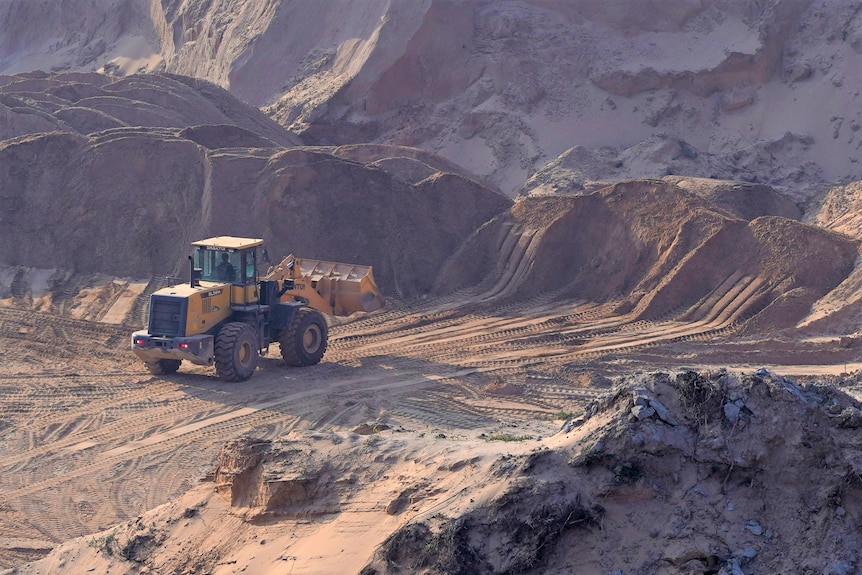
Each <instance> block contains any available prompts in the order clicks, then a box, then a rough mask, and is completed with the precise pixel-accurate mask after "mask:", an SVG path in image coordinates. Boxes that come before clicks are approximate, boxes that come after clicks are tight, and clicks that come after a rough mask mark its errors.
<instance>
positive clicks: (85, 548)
mask: <svg viewBox="0 0 862 575" xmlns="http://www.w3.org/2000/svg"><path fill="white" fill-rule="evenodd" d="M860 428H862V411H860V404H859V402H857V401H855V400H853V399H852V398H850V397H848V396H847V395H846V394H844V393H842V392H841V391H839V390H838V389H837V388H835V387H832V386H826V385H821V384H817V383H809V384H803V383H799V382H796V381H793V380H791V379H787V378H784V377H781V376H779V375H777V374H775V373H771V372H768V371H766V370H761V371H759V372H757V373H746V374H742V373H735V372H727V371H724V370H721V371H716V372H695V371H682V372H676V373H653V374H641V375H635V376H630V377H627V378H623V379H620V380H618V381H616V382H615V383H614V385H613V388H612V389H611V390H610V391H608V392H607V393H606V394H605V395H604V396H602V397H600V398H598V399H596V400H595V401H594V402H592V403H591V404H589V405H588V406H587V409H586V410H585V412H584V413H583V414H581V415H579V416H577V417H572V418H570V419H569V420H568V421H566V423H565V424H564V425H563V428H562V429H561V430H560V431H559V432H557V433H556V434H553V435H549V436H547V437H544V438H541V437H539V438H535V437H533V438H530V439H527V438H520V439H519V438H516V437H514V436H513V437H512V438H511V439H509V441H501V439H502V435H500V436H486V435H481V436H479V437H478V438H461V439H458V440H456V441H452V440H445V438H440V437H436V438H435V437H431V436H425V434H421V433H417V432H415V431H410V430H406V429H401V428H392V429H387V428H386V426H383V427H378V428H376V429H372V428H371V427H370V426H369V427H368V428H367V429H365V428H363V429H359V428H357V429H356V430H354V432H352V433H346V434H345V433H317V434H311V435H308V434H301V433H293V434H291V435H290V436H289V437H286V438H285V439H284V440H282V441H279V442H272V441H265V440H258V439H255V438H254V437H246V438H243V439H240V440H237V441H233V442H230V443H228V444H226V445H225V446H224V448H223V449H222V451H221V453H220V454H219V456H218V458H217V460H216V462H215V464H214V467H213V470H212V473H211V474H210V476H209V478H208V479H207V480H206V481H205V482H204V483H203V484H202V485H201V486H200V487H199V488H196V489H194V490H193V491H192V492H190V493H189V494H188V495H186V496H185V497H184V498H182V500H180V501H177V502H173V503H170V504H167V505H164V506H162V507H160V508H157V509H154V510H152V511H150V512H147V513H145V514H144V515H142V516H141V517H139V518H137V519H135V520H133V521H130V522H128V523H125V524H122V525H119V526H117V527H115V528H112V529H111V530H109V531H106V532H104V533H101V534H96V535H94V536H92V537H88V538H82V539H79V540H77V541H70V542H68V543H66V544H64V545H62V546H60V547H59V548H58V549H56V550H55V551H53V552H52V553H51V554H50V555H48V556H47V557H46V558H45V559H43V560H41V561H39V562H37V563H35V564H33V565H30V566H25V567H22V568H20V569H19V570H18V571H17V573H21V574H28V573H39V572H44V571H43V570H45V569H48V568H51V567H52V566H53V567H54V568H57V567H60V566H62V568H63V569H64V572H68V573H79V572H80V573H83V572H85V571H86V570H87V569H90V568H92V567H93V566H95V567H96V568H97V569H105V570H106V572H107V571H108V570H110V571H113V570H115V569H118V570H120V571H126V572H129V571H130V570H134V571H135V572H142V573H150V572H152V573H157V572H158V573H164V572H180V571H181V572H184V573H189V574H194V573H231V572H234V570H237V569H239V570H246V571H248V572H265V571H266V570H267V569H276V570H278V572H281V571H280V570H282V569H285V570H287V569H290V567H291V565H292V564H293V563H294V562H295V561H296V560H297V558H296V557H295V556H294V555H293V553H294V552H296V553H299V552H300V551H299V549H300V548H304V547H306V546H307V545H313V544H314V541H317V540H318V539H319V538H327V537H330V536H331V535H332V534H334V533H338V532H339V530H343V529H347V525H350V524H352V525H353V526H352V527H351V528H350V529H358V530H363V529H364V530H365V531H364V536H363V537H362V538H361V539H362V540H354V541H352V542H351V543H350V545H347V542H345V547H350V548H351V553H350V554H344V555H342V556H341V559H340V560H337V561H338V563H337V564H336V563H331V564H330V565H329V568H330V569H336V570H338V571H339V572H344V573H349V572H360V573H363V574H364V575H373V574H379V575H382V574H387V573H405V572H409V573H428V574H431V573H441V574H443V573H445V574H456V573H464V574H466V573H475V574H502V573H509V574H516V573H559V574H562V573H571V572H582V571H589V572H599V571H600V572H617V571H619V572H629V571H637V572H649V573H661V574H667V575H670V574H682V573H692V572H695V573H722V574H727V575H730V574H736V573H752V572H761V571H768V572H771V573H780V572H813V573H830V574H837V573H855V572H856V571H855V569H856V566H857V565H858V562H859V561H860V557H859V555H858V547H857V538H858V530H859V528H860V522H862V505H860V504H859V497H860V495H862V479H860V474H862V464H860V461H862V460H860V457H862V444H860V441H859V437H858V435H859V433H858V432H859V429H860ZM420 470H422V471H421V472H420ZM363 510H364V511H363ZM217 517H220V518H221V519H219V520H218V521H216V520H215V519H216V518H217ZM309 525H311V526H312V528H311V529H309ZM372 525H374V527H372ZM395 525H397V528H394V527H393V526H395ZM393 528H394V532H392V534H391V535H389V536H388V537H387V536H386V533H387V530H388V529H389V530H391V529H393ZM357 549H359V553H356V550H357ZM342 553H344V552H343V551H342ZM362 553H367V555H366V556H365V557H364V558H363V556H362ZM372 555H373V556H372ZM362 565H364V567H363V568H361V569H360V567H362ZM315 572H316V571H315Z"/></svg>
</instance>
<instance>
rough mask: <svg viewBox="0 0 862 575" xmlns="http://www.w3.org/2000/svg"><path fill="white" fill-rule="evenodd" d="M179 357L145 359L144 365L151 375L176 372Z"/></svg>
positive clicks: (179, 361)
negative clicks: (154, 359)
mask: <svg viewBox="0 0 862 575" xmlns="http://www.w3.org/2000/svg"><path fill="white" fill-rule="evenodd" d="M182 362H183V361H182V360H181V359H157V360H156V361H152V362H150V361H145V362H144V365H145V366H146V368H147V370H148V371H149V372H150V373H152V374H153V375H170V374H172V373H176V372H177V370H178V369H179V368H180V364H181V363H182Z"/></svg>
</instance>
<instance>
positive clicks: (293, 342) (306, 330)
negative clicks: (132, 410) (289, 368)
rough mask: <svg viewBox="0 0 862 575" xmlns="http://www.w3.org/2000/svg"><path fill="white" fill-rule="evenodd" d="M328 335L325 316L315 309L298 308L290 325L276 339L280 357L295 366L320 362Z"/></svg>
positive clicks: (324, 351)
mask: <svg viewBox="0 0 862 575" xmlns="http://www.w3.org/2000/svg"><path fill="white" fill-rule="evenodd" d="M328 337H329V328H328V327H327V325H326V318H324V317H323V315H322V314H321V313H320V312H318V311H316V310H313V309H310V308H307V307H302V308H299V309H298V310H297V311H296V314H295V315H294V316H293V321H292V322H291V323H290V327H288V328H287V329H286V330H284V331H282V332H281V337H279V339H278V343H279V344H280V345H281V357H283V358H284V361H285V362H286V363H287V365H294V366H297V367H305V366H308V365H315V364H317V363H320V360H321V359H322V358H323V354H324V353H326V345H327V341H328V339H327V338H328Z"/></svg>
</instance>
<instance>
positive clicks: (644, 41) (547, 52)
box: [0, 0, 862, 196]
mask: <svg viewBox="0 0 862 575" xmlns="http://www.w3.org/2000/svg"><path fill="white" fill-rule="evenodd" d="M146 4H147V3H144V5H142V4H141V3H139V2H131V1H123V2H119V3H113V4H111V5H110V6H108V5H106V4H103V3H100V2H94V1H93V0H73V1H68V2H65V3H64V4H63V5H62V6H56V7H51V9H48V10H43V9H42V8H41V7H36V6H35V5H33V3H32V2H30V1H29V0H12V1H11V2H9V3H7V6H6V7H5V9H4V10H5V13H4V14H3V21H4V22H7V23H8V24H9V25H8V26H4V27H3V29H2V30H0V74H13V73H18V72H30V71H32V70H35V69H41V70H45V71H49V72H71V71H83V72H93V71H106V72H109V73H112V74H121V75H128V74H134V73H137V72H153V71H167V72H171V73H176V74H182V75H187V76H193V77H198V78H204V79H207V80H209V81H211V82H214V83H216V84H218V85H219V86H222V87H224V88H226V89H229V90H230V91H231V92H232V93H233V94H235V95H237V96H238V97H240V98H241V99H243V100H245V101H247V102H249V103H251V104H253V105H254V106H260V107H265V109H266V110H267V111H268V113H269V114H270V115H271V116H272V117H273V118H275V119H277V120H278V121H279V123H281V124H282V125H284V126H286V127H289V128H290V129H291V130H292V131H294V132H297V133H300V134H303V135H304V138H305V140H306V142H307V143H312V144H324V145H340V144H351V143H366V142H371V141H373V142H377V143H382V144H399V145H408V146H416V147H421V148H424V149H426V150H433V151H435V152H437V153H439V154H441V155H443V156H445V157H447V158H449V159H450V160H453V161H455V162H457V163H458V164H460V165H462V166H464V167H465V168H466V169H468V170H469V171H471V172H473V173H476V174H479V175H481V176H483V177H485V178H486V179H488V180H489V181H491V182H492V183H493V184H494V185H495V186H497V187H499V188H501V189H502V190H504V192H505V193H506V194H507V195H510V196H512V195H515V194H517V193H518V192H522V193H545V192H547V191H553V190H554V189H563V190H568V191H574V190H576V189H581V188H582V187H584V186H587V187H588V188H589V187H590V186H591V182H595V181H602V182H607V181H618V180H623V179H630V178H639V177H662V176H664V175H667V174H684V175H688V176H700V177H710V178H722V179H733V180H744V181H750V182H760V183H770V184H773V185H782V186H786V187H789V188H808V187H812V189H813V188H815V187H817V185H819V184H821V183H824V182H839V181H840V182H846V181H852V180H858V179H860V178H862V172H860V169H859V167H858V164H857V163H856V157H857V155H858V154H857V152H858V146H859V144H860V140H859V136H858V134H859V132H858V129H859V126H860V125H862V116H860V112H859V105H858V104H859V102H858V97H859V96H858V94H859V92H860V88H862V86H860V79H859V78H858V75H856V74H855V73H853V69H854V68H853V62H855V61H856V59H857V58H858V54H859V52H860V50H862V17H860V13H859V11H858V7H857V6H856V3H855V2H854V1H852V0H793V1H784V2H780V3H760V4H756V5H752V4H751V3H750V2H745V1H743V0H731V1H725V2H721V3H718V4H716V3H702V2H697V1H693V0H667V1H664V2H631V1H628V0H619V1H615V2H596V1H592V0H590V1H579V2H577V3H575V4H574V5H568V4H559V3H548V2H541V1H530V2H492V3H487V2H480V1H470V2H457V3H451V2H442V1H429V2H423V3H419V4H417V3H415V2H363V3H359V4H355V3H350V2H348V3H345V2H342V1H341V0H322V1H319V2H310V3H302V4H299V5H296V4H293V3H287V2H284V1H277V2H271V3H268V4H267V5H266V6H258V5H256V4H247V3H239V4H237V3H236V2H233V1H231V0H216V1H203V0H181V1H177V2H171V3H169V5H165V4H164V3H160V2H152V3H149V4H151V5H150V6H149V9H147V8H146V7H145V5H146ZM332 14H337V17H332V16H331V15H332ZM823 102H829V106H823V105H822V103H823ZM97 120H98V118H93V119H92V121H97ZM575 160H576V161H575ZM552 171H562V172H566V174H567V175H566V178H565V181H561V180H560V178H559V177H557V175H554V176H553V177H551V178H548V177H547V176H548V175H549V172H552ZM528 180H529V182H527V181H528ZM553 180H557V181H556V182H555V181H553ZM525 182H527V183H526V185H525ZM590 189H592V188H590Z"/></svg>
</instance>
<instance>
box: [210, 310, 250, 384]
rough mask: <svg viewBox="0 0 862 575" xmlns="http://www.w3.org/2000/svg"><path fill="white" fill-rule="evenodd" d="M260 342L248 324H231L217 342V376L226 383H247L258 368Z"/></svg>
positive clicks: (220, 332) (224, 329)
mask: <svg viewBox="0 0 862 575" xmlns="http://www.w3.org/2000/svg"><path fill="white" fill-rule="evenodd" d="M257 360H258V342H257V334H256V333H255V331H254V328H253V327H251V326H250V325H248V324H246V323H241V322H233V323H229V324H227V325H226V326H224V327H223V328H221V331H219V332H218V336H216V340H215V368H216V374H218V376H219V377H220V378H222V379H224V380H226V381H245V380H246V379H248V378H250V377H251V374H252V373H254V370H255V368H257Z"/></svg>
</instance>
